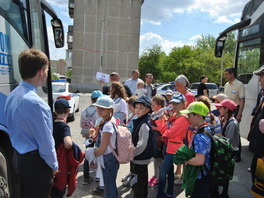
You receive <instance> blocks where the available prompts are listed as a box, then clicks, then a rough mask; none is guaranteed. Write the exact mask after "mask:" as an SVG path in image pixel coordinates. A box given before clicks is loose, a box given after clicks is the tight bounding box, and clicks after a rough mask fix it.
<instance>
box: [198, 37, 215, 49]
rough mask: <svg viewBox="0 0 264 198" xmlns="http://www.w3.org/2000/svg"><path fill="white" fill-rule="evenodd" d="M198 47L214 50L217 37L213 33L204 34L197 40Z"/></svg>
mask: <svg viewBox="0 0 264 198" xmlns="http://www.w3.org/2000/svg"><path fill="white" fill-rule="evenodd" d="M196 47H197V48H200V49H204V50H212V49H214V47H215V37H214V36H212V35H209V34H208V35H207V36H204V35H202V38H200V39H198V40H197V43H196Z"/></svg>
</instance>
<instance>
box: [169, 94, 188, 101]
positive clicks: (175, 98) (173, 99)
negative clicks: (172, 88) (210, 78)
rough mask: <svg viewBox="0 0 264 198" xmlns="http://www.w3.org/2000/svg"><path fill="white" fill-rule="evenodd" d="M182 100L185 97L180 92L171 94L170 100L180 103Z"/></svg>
mask: <svg viewBox="0 0 264 198" xmlns="http://www.w3.org/2000/svg"><path fill="white" fill-rule="evenodd" d="M184 101H186V98H185V97H184V95H183V94H182V93H178V94H174V95H173V96H172V99H171V100H170V102H174V103H180V102H184Z"/></svg>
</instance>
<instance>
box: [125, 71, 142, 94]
mask: <svg viewBox="0 0 264 198" xmlns="http://www.w3.org/2000/svg"><path fill="white" fill-rule="evenodd" d="M139 80H141V79H140V78H139V71H138V70H133V71H132V77H131V78H129V79H128V80H127V81H126V82H125V85H126V86H128V87H129V88H130V90H131V92H132V94H133V95H134V94H135V91H136V89H137V83H138V81H139Z"/></svg>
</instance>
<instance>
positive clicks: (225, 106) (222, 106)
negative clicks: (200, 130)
mask: <svg viewBox="0 0 264 198" xmlns="http://www.w3.org/2000/svg"><path fill="white" fill-rule="evenodd" d="M215 106H216V108H217V109H219V113H220V116H221V117H222V124H223V127H222V133H223V136H225V137H227V138H228V139H230V143H231V145H232V147H233V149H234V151H235V157H237V156H239V155H240V153H239V143H240V134H239V123H238V122H237V120H236V119H235V118H234V111H235V110H236V108H237V105H236V103H235V102H233V101H232V100H229V99H225V100H223V101H222V102H220V103H218V104H215ZM228 186H229V181H227V182H226V184H225V185H224V186H223V192H222V194H221V197H228Z"/></svg>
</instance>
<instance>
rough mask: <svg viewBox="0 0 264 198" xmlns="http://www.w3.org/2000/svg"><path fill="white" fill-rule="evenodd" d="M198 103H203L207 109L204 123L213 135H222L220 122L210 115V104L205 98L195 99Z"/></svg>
mask: <svg viewBox="0 0 264 198" xmlns="http://www.w3.org/2000/svg"><path fill="white" fill-rule="evenodd" d="M197 101H198V102H203V103H204V104H205V105H206V106H207V108H208V109H209V111H210V112H209V114H208V115H207V116H206V117H205V121H206V122H207V124H208V126H209V127H210V129H211V132H212V134H213V135H215V134H217V135H222V129H221V122H220V120H219V118H218V117H216V116H215V115H214V114H213V113H211V104H210V100H209V98H208V97H207V96H199V97H198V98H197Z"/></svg>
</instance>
